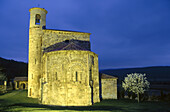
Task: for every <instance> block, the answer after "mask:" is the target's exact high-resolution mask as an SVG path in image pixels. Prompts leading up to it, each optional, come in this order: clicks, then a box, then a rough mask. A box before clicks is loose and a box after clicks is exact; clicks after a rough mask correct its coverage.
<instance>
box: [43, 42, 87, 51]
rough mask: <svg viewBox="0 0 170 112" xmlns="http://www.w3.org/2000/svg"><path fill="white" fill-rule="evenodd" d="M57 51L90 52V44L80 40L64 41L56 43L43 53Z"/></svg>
mask: <svg viewBox="0 0 170 112" xmlns="http://www.w3.org/2000/svg"><path fill="white" fill-rule="evenodd" d="M59 50H85V51H90V42H89V41H81V40H66V41H63V42H59V43H56V44H54V45H51V46H49V47H47V48H45V49H44V52H51V51H59Z"/></svg>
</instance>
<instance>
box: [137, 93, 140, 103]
mask: <svg viewBox="0 0 170 112" xmlns="http://www.w3.org/2000/svg"><path fill="white" fill-rule="evenodd" d="M137 97H138V103H139V100H140V94H139V93H138V94H137Z"/></svg>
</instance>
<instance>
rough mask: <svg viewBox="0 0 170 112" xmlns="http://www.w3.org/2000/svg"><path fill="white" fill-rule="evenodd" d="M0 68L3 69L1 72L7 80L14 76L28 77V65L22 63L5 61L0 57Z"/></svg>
mask: <svg viewBox="0 0 170 112" xmlns="http://www.w3.org/2000/svg"><path fill="white" fill-rule="evenodd" d="M0 68H3V70H2V72H4V73H5V74H6V75H7V78H8V80H9V79H13V78H14V77H16V76H28V75H27V72H28V70H27V68H28V64H27V63H24V62H17V61H14V60H7V59H4V58H1V57H0Z"/></svg>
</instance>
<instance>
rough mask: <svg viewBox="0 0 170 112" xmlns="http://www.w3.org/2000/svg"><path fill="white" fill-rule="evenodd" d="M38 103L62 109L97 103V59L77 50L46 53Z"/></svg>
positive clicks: (94, 55)
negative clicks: (58, 106)
mask: <svg viewBox="0 0 170 112" xmlns="http://www.w3.org/2000/svg"><path fill="white" fill-rule="evenodd" d="M91 57H93V59H91ZM92 60H94V62H91V61H92ZM92 64H93V65H92ZM90 69H91V72H90V71H89V70H90ZM90 75H91V76H90ZM90 77H92V78H91V79H90ZM90 81H92V82H93V84H92V85H90ZM41 101H42V104H48V105H49V104H50V105H62V106H86V105H92V103H94V102H99V101H100V99H99V73H98V57H97V55H96V54H95V53H93V52H90V51H77V50H67V51H54V52H49V53H45V54H44V56H43V74H42V82H41Z"/></svg>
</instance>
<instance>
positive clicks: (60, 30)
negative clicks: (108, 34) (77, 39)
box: [43, 28, 91, 35]
mask: <svg viewBox="0 0 170 112" xmlns="http://www.w3.org/2000/svg"><path fill="white" fill-rule="evenodd" d="M43 30H52V31H64V32H75V33H86V34H89V35H90V34H91V33H87V32H82V31H73V30H61V29H46V28H44V29H43Z"/></svg>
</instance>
